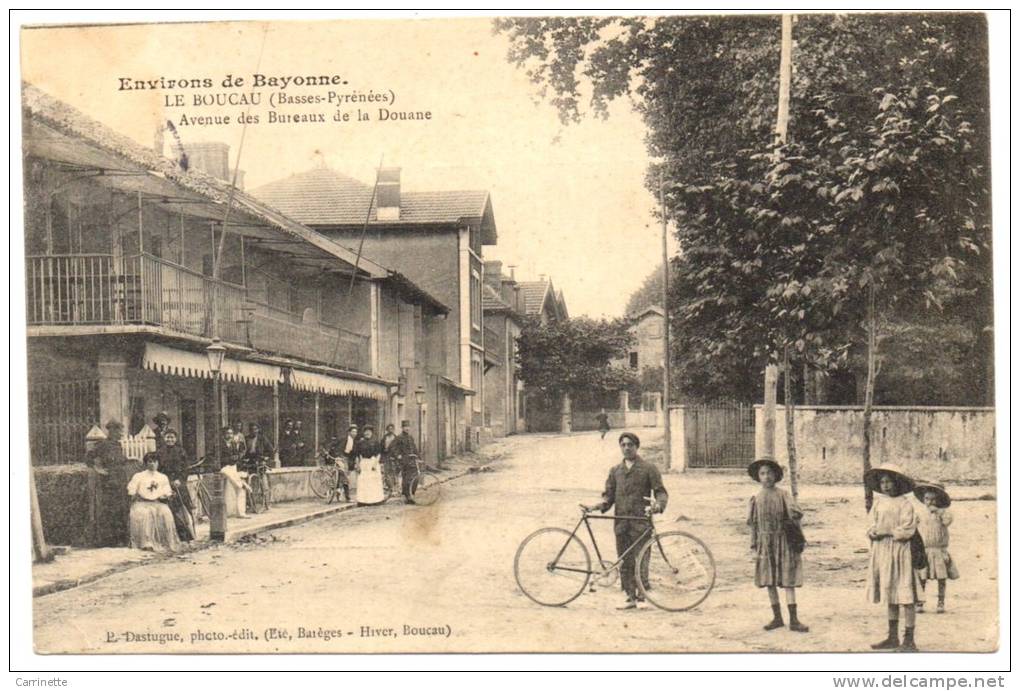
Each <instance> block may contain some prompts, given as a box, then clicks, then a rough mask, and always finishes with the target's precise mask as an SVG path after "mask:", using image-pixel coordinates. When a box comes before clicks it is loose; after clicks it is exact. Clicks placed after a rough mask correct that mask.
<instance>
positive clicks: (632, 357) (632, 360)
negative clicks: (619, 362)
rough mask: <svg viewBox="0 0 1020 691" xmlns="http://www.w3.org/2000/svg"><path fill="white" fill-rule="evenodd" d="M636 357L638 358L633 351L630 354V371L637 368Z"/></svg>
mask: <svg viewBox="0 0 1020 691" xmlns="http://www.w3.org/2000/svg"><path fill="white" fill-rule="evenodd" d="M637 356H638V354H637V351H634V352H633V353H631V354H630V368H631V369H637V368H638V361H637Z"/></svg>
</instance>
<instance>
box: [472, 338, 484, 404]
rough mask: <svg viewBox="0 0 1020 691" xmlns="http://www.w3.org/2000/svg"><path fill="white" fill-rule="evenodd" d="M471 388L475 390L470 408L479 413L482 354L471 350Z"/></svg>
mask: <svg viewBox="0 0 1020 691" xmlns="http://www.w3.org/2000/svg"><path fill="white" fill-rule="evenodd" d="M471 388H472V389H474V391H475V394H474V395H473V396H472V397H471V409H472V410H474V411H475V412H476V413H480V412H481V411H482V356H481V354H479V353H478V352H477V351H472V352H471Z"/></svg>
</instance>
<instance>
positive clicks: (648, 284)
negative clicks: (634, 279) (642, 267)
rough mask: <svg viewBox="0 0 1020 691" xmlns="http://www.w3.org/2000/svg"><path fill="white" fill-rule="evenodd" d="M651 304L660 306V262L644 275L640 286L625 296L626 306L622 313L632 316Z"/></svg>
mask: <svg viewBox="0 0 1020 691" xmlns="http://www.w3.org/2000/svg"><path fill="white" fill-rule="evenodd" d="M653 305H658V306H659V307H661V306H662V264H659V265H658V266H657V267H656V268H655V269H653V270H652V271H651V273H649V274H648V275H647V276H645V280H644V281H642V283H641V287H640V288H638V289H637V290H635V291H634V292H633V293H631V296H630V297H629V298H627V308H626V309H625V310H624V314H626V315H627V316H633V315H635V314H637V313H638V312H640V311H641V310H643V309H645V308H646V307H651V306H653Z"/></svg>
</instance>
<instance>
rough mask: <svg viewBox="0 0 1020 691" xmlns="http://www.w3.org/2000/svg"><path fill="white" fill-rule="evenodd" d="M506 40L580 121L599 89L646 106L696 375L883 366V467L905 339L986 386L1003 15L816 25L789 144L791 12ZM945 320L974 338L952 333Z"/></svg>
mask: <svg viewBox="0 0 1020 691" xmlns="http://www.w3.org/2000/svg"><path fill="white" fill-rule="evenodd" d="M497 30H500V31H504V32H506V33H507V34H508V36H509V37H510V40H511V52H510V59H511V60H513V61H514V62H516V63H518V64H520V65H521V66H522V67H524V68H525V69H527V70H528V72H529V74H530V75H531V77H532V79H533V80H535V81H536V82H537V83H539V84H540V85H542V87H543V88H545V89H547V90H548V92H551V98H552V100H553V102H554V103H556V105H557V106H558V107H559V109H560V113H561V117H562V118H563V119H564V120H566V121H570V120H575V119H577V118H579V117H580V116H581V113H582V110H583V109H584V106H583V103H584V101H585V100H586V99H587V102H588V109H589V110H590V111H591V112H592V113H594V114H595V115H598V116H604V115H605V114H606V112H607V105H608V103H609V101H611V100H612V99H614V98H617V97H620V96H626V97H629V98H630V99H631V101H632V103H633V104H634V107H635V108H636V109H637V110H638V112H639V113H641V114H642V115H643V116H644V120H645V122H646V124H647V126H648V129H649V132H648V148H649V152H650V154H651V155H652V156H653V157H656V158H658V159H660V160H661V161H662V162H661V163H659V164H657V165H653V166H652V168H651V170H650V171H649V182H650V183H652V184H650V185H649V187H650V188H656V187H657V180H658V176H659V174H660V173H661V174H662V175H663V176H664V177H665V179H666V180H668V181H669V184H668V188H667V194H666V206H667V214H668V216H669V217H671V218H672V219H673V220H674V221H675V222H676V227H677V235H678V237H679V239H680V244H681V246H682V247H683V250H684V252H683V255H682V256H680V257H679V258H677V259H676V260H675V261H676V263H677V270H676V272H675V276H676V280H675V281H674V282H673V284H672V291H671V296H670V302H669V305H668V309H669V310H670V312H671V315H672V316H673V318H672V320H671V321H672V323H673V325H674V329H675V333H674V339H673V341H674V344H675V345H674V349H673V351H672V352H671V354H670V355H671V362H672V363H674V364H675V366H676V368H677V369H678V374H679V376H678V377H677V379H678V380H679V381H680V382H681V385H682V386H694V387H696V389H697V390H698V391H699V392H700V393H701V394H702V395H703V396H706V397H707V396H709V395H713V394H714V395H715V396H719V397H725V396H726V395H727V394H728V393H731V392H732V393H736V394H738V395H739V393H740V392H742V391H750V390H755V389H756V388H757V387H753V386H750V385H749V384H750V383H751V382H753V380H754V379H756V378H760V374H758V373H760V371H761V368H762V367H763V366H764V365H765V364H766V363H767V362H769V361H772V362H776V361H779V360H786V361H787V363H788V367H787V368H786V371H787V376H786V381H787V382H788V383H789V382H790V381H791V379H792V373H793V372H794V371H797V370H798V369H800V368H802V367H803V366H804V365H808V366H809V367H811V368H814V369H820V370H823V371H834V370H844V369H854V370H861V369H863V370H864V372H863V376H862V378H863V380H864V381H865V386H864V403H865V410H866V413H865V430H864V432H865V451H864V459H863V461H864V465H865V468H867V467H868V465H869V462H870V459H869V453H870V425H869V421H870V411H871V406H872V404H873V401H874V395H875V390H876V386H875V382H876V381H877V380H878V375H879V372H880V371H883V370H885V371H890V370H891V366H895V363H887V362H886V360H888V359H890V357H891V356H892V355H894V354H896V353H898V352H904V351H903V350H902V348H900V349H899V350H897V349H896V348H893V347H892V344H893V341H897V342H898V343H899V344H900V345H901V346H902V345H904V344H908V343H912V344H913V346H914V347H915V348H917V347H923V344H924V343H927V344H928V347H929V350H928V353H929V354H930V355H931V354H933V353H935V352H937V351H938V350H940V349H943V350H944V349H945V345H946V343H949V342H952V343H957V344H963V345H964V347H970V348H971V350H970V351H969V353H966V354H963V353H961V354H958V355H957V356H954V358H953V361H954V362H956V363H961V361H967V360H969V366H965V367H964V368H963V371H965V372H973V373H979V374H980V375H981V376H979V380H980V379H983V378H984V377H983V375H984V373H985V371H986V370H987V366H986V364H985V363H988V362H990V358H991V352H992V343H991V324H992V320H991V284H990V227H989V192H988V166H987V159H988V150H987V141H988V98H987V61H986V56H985V54H984V52H983V48H984V46H985V45H986V41H985V26H984V19H983V17H981V16H980V15H967V14H939V15H917V14H897V15H860V14H855V15H848V16H839V15H805V16H803V17H800V18H799V21H798V22H797V24H796V26H795V29H794V36H795V39H796V41H797V43H796V46H795V50H794V54H793V61H794V65H795V70H794V80H793V87H792V91H793V100H792V103H791V120H790V126H789V144H787V145H785V146H783V147H781V148H778V149H776V148H775V147H774V144H773V141H772V135H771V129H772V123H773V122H774V121H775V115H774V114H775V107H776V106H775V104H776V102H777V98H776V93H777V80H778V58H779V46H778V43H779V36H780V31H779V20H778V18H777V17H760V16H759V17H735V18H733V17H726V18H719V17H710V18H706V17H667V18H628V19H618V18H583V17H582V18H567V19H542V20H532V19H508V20H500V21H499V22H497ZM929 315H939V318H940V319H941V320H943V321H950V322H952V323H953V324H954V328H951V329H939V328H936V329H932V328H931V319H932V318H933V317H932V316H929ZM912 329H913V330H914V334H915V336H914V337H911V336H910V331H911V330H912ZM925 329H927V331H926V332H925ZM961 330H966V331H968V332H969V337H964V338H961V337H960V331H961ZM925 333H926V334H927V336H929V337H930V336H936V338H935V339H934V340H931V339H930V338H929V339H928V340H926V341H922V339H921V338H919V337H917V336H918V335H923V334H925ZM862 353H863V357H862V356H861V354H862ZM883 353H884V354H885V355H883ZM924 360H925V359H923V358H922V359H918V358H915V359H914V360H912V361H911V362H910V363H906V364H907V365H908V366H909V365H910V364H916V363H919V362H923V361H924ZM927 360H928V361H929V362H935V361H942V362H944V361H945V358H944V357H943V358H942V359H941V360H939V358H936V357H929V358H927ZM961 364H962V363H961ZM933 374H934V373H933V372H932V371H928V372H927V376H928V377H931V376H932V375H933ZM990 385H991V383H990V382H989V383H988V386H989V387H990ZM789 396H790V391H789V390H788V391H787V398H788V399H789Z"/></svg>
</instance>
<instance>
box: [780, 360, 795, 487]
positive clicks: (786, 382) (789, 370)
mask: <svg viewBox="0 0 1020 691" xmlns="http://www.w3.org/2000/svg"><path fill="white" fill-rule="evenodd" d="M792 380H793V367H791V366H790V346H789V345H786V346H784V347H783V399H784V400H783V405H784V407H785V413H786V454H787V457H788V458H789V465H790V492H791V493H792V494H793V496H794V497H796V496H797V438H796V435H795V434H794V430H793V423H794V419H793V412H794V411H793V381H792Z"/></svg>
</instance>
